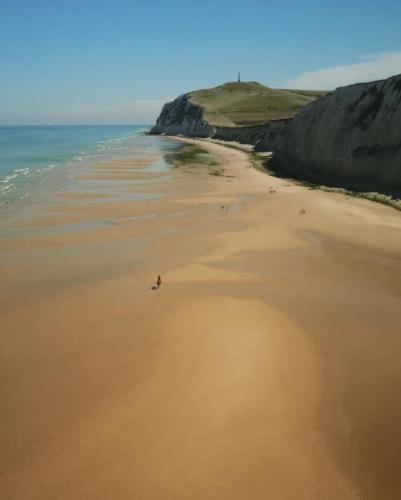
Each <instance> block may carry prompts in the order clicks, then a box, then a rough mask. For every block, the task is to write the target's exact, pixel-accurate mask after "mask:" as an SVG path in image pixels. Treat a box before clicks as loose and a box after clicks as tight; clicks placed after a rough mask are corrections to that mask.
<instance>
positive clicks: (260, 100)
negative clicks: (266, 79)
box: [190, 82, 326, 127]
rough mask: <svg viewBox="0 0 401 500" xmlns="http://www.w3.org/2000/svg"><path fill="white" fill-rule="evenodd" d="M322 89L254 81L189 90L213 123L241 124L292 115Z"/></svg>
mask: <svg viewBox="0 0 401 500" xmlns="http://www.w3.org/2000/svg"><path fill="white" fill-rule="evenodd" d="M325 94H326V92H324V91H314V90H289V89H272V88H270V87H265V86H264V85H261V84H260V83H257V82H239V83H238V82H233V83H225V84H224V85H220V86H219V87H214V88H212V89H204V90H196V91H194V92H191V93H190V100H191V101H192V102H193V103H194V104H198V105H200V106H202V107H203V108H204V110H205V111H204V117H205V118H206V120H208V121H209V122H210V123H211V124H212V125H220V126H231V127H232V126H244V125H253V124H258V123H267V122H269V121H271V120H277V119H282V118H291V117H292V116H294V115H295V113H297V111H299V110H300V109H301V108H302V107H303V106H305V105H306V104H308V103H310V102H312V101H314V100H316V99H317V98H319V97H322V96H323V95H325Z"/></svg>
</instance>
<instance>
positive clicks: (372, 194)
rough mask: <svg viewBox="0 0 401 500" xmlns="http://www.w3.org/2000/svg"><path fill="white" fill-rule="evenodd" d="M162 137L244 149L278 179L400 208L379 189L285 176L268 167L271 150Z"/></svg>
mask: <svg viewBox="0 0 401 500" xmlns="http://www.w3.org/2000/svg"><path fill="white" fill-rule="evenodd" d="M164 137H168V138H170V139H171V140H179V139H180V138H183V139H185V138H187V139H189V140H191V139H194V140H199V141H205V142H212V143H215V144H221V145H222V146H226V147H228V148H233V149H238V150H239V151H244V152H246V153H249V154H250V155H251V158H252V162H253V163H255V168H257V169H259V170H261V171H262V172H265V173H266V174H268V175H270V176H273V177H277V178H279V179H284V180H287V181H289V182H293V183H295V184H299V185H301V186H304V187H306V188H308V189H319V190H322V191H326V192H329V193H338V194H342V195H344V196H352V197H354V198H361V199H365V200H369V201H373V202H375V203H381V204H383V205H386V206H389V207H392V208H395V209H396V210H401V198H397V197H394V196H392V195H389V194H386V193H384V192H380V191H362V190H360V191H358V190H352V189H348V188H346V187H340V186H337V187H336V186H330V185H326V184H324V183H319V182H317V181H316V182H315V181H313V180H306V179H303V178H302V177H298V178H296V177H292V176H291V175H290V174H289V175H288V176H287V175H285V173H283V174H280V173H279V172H275V171H272V170H270V169H269V161H270V160H271V159H272V154H273V153H272V152H269V151H255V149H254V146H253V145H252V144H241V143H240V142H236V141H223V140H221V139H213V138H210V137H209V138H191V137H185V136H174V135H165V136H164ZM258 164H259V165H258Z"/></svg>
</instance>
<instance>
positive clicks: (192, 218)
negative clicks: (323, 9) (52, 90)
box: [0, 137, 401, 500]
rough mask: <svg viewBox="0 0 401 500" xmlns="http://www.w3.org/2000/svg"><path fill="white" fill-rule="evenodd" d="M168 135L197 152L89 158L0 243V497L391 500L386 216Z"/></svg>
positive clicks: (391, 323)
mask: <svg viewBox="0 0 401 500" xmlns="http://www.w3.org/2000/svg"><path fill="white" fill-rule="evenodd" d="M166 140H170V139H169V138H166ZM173 140H174V141H178V140H181V141H182V140H183V142H191V143H193V144H195V145H198V146H200V147H202V148H204V149H207V150H208V152H209V155H211V158H210V160H209V159H207V161H205V162H204V163H202V162H196V161H198V160H196V161H195V163H190V162H189V163H188V162H187V163H185V162H184V164H183V165H181V166H180V165H178V166H177V165H176V166H174V167H171V168H170V169H169V170H168V176H167V177H168V178H166V172H165V171H161V172H155V171H152V168H151V167H152V165H153V163H152V162H154V161H155V160H154V158H152V160H149V162H148V163H146V162H145V161H144V160H143V158H142V157H139V158H132V159H127V160H126V162H125V163H124V162H123V163H121V162H120V163H119V162H113V161H112V162H110V161H106V162H104V163H103V164H98V165H93V168H92V171H91V174H90V175H91V177H92V179H91V180H90V181H88V180H85V179H82V178H81V179H76V182H77V185H76V189H75V190H74V191H71V192H70V197H69V198H68V194H67V195H64V197H66V198H68V199H67V200H65V199H64V200H63V199H61V200H58V201H57V200H53V201H52V204H49V205H47V206H46V207H42V208H43V209H44V210H42V211H39V212H38V213H36V212H34V213H32V214H29V215H27V216H26V219H25V220H24V221H20V222H22V223H23V225H22V226H21V227H20V228H19V231H20V233H19V234H18V237H15V238H11V239H9V240H8V241H1V242H0V254H1V257H2V266H1V267H0V275H1V277H2V280H3V283H5V288H4V290H3V293H1V294H0V299H2V301H3V306H2V307H1V313H2V324H3V330H4V333H3V334H2V336H1V348H2V353H3V357H2V362H1V374H2V379H3V382H4V388H5V391H4V392H5V394H4V400H5V401H6V402H7V404H5V405H4V410H3V411H4V415H5V419H4V422H5V424H4V426H3V428H2V430H1V431H0V438H1V439H2V441H3V442H4V443H5V446H4V448H3V452H2V454H1V457H0V484H1V485H2V489H3V491H4V492H5V493H6V494H8V496H10V497H12V498H13V500H19V499H21V500H25V498H26V490H27V488H29V491H30V495H31V498H32V499H33V500H36V499H38V500H39V499H40V500H46V499H50V498H54V497H57V498H58V499H60V500H63V499H64V498H65V499H66V500H67V499H70V498H78V497H81V498H85V500H92V499H93V500H95V499H98V498H105V497H106V498H113V497H117V498H119V499H121V500H125V499H127V500H128V499H131V498H144V499H145V498H152V500H158V499H160V500H162V499H164V498H166V497H171V498H175V499H182V500H184V499H187V498H194V499H199V500H200V499H203V498H208V499H210V500H224V499H227V500H228V499H230V500H234V499H238V500H242V499H243V498H247V497H252V498H254V499H264V498H267V497H269V498H270V497H271V498H283V499H292V498H305V499H311V498H316V499H318V498H322V497H324V498H328V499H330V498H332V499H333V500H334V499H338V498H350V499H352V498H355V499H356V498H361V497H362V498H368V499H369V498H372V499H374V498H378V495H385V496H386V498H394V499H395V498H397V495H398V491H399V487H400V480H399V478H398V465H399V464H398V463H397V460H396V459H394V458H393V457H396V456H397V443H398V442H399V440H398V437H399V436H400V432H401V430H400V426H399V421H400V419H401V405H398V404H397V403H396V401H397V394H398V393H399V390H400V389H401V387H400V382H399V381H398V379H397V378H396V377H394V374H396V373H398V370H399V367H400V362H399V359H401V339H399V335H398V332H397V327H398V324H399V311H400V307H401V282H400V279H399V278H398V276H400V271H401V264H400V263H401V255H400V250H399V249H400V248H401V236H400V234H401V231H399V230H400V229H401V219H400V217H399V214H398V212H394V211H393V210H390V208H389V207H386V206H384V205H379V204H373V203H370V202H368V201H366V200H362V199H354V198H349V199H347V198H346V197H344V196H341V197H339V196H338V194H335V193H326V192H324V191H318V190H316V191H310V190H308V189H307V188H305V187H303V186H300V185H298V184H294V183H292V182H291V181H288V180H284V179H280V178H277V177H271V176H269V175H268V174H266V173H263V172H260V171H258V170H256V169H254V168H252V166H251V161H250V156H249V154H248V153H247V152H244V151H238V150H235V149H231V148H226V147H224V146H223V145H221V144H216V143H214V142H211V141H202V140H196V139H186V138H185V139H182V138H177V137H173ZM213 162H218V164H219V168H221V169H224V172H223V175H218V176H216V175H213V169H214V168H217V167H216V166H214V165H213ZM144 164H145V166H144ZM147 168H149V169H150V170H149V171H148V172H147V171H146V169H147ZM143 169H145V171H143ZM121 177H122V178H121ZM135 180H141V181H146V182H145V183H136V182H135ZM117 181H118V182H117ZM148 181H151V182H148ZM86 182H93V183H95V184H96V186H97V187H98V188H99V189H100V191H101V194H102V195H104V194H105V193H106V194H107V192H108V194H109V195H110V196H109V198H110V199H108V201H107V203H104V200H103V199H102V198H99V199H98V198H96V187H95V188H94V191H93V192H91V195H90V196H88V197H87V198H86V195H85V193H87V192H88V191H87V190H86V191H85V190H80V189H78V187H79V186H81V187H84V186H85V185H86V184H85V183H86ZM116 182H117V184H116ZM119 183H120V184H119ZM149 186H151V189H150V190H151V192H153V193H155V194H158V195H160V196H159V197H157V198H153V199H147V200H143V199H142V200H140V199H135V196H138V195H143V193H147V192H149ZM61 198H63V197H61ZM221 206H227V207H228V208H227V209H225V210H222V209H221ZM302 209H303V210H305V213H304V214H303V213H302V214H301V213H300V211H301V210H302ZM144 217H145V218H144ZM95 222H96V224H98V226H96V224H95ZM68 224H77V226H75V230H72V231H71V232H70V233H68V232H66V231H65V225H68ZM79 224H81V226H79ZM86 225H89V226H90V227H92V229H91V230H90V231H87V230H86V229H85V228H86V227H87V226H86ZM30 226H31V227H32V228H33V230H34V234H29V232H28V228H29V227H30ZM56 228H58V229H57V230H55V229H56ZM63 228H64V229H63ZM73 228H74V226H73ZM24 229H25V231H26V232H25V235H24ZM35 231H36V232H35ZM158 274H160V275H161V276H162V281H163V284H162V286H161V288H160V290H157V291H152V290H151V286H152V284H153V281H154V279H155V278H156V276H157V275H158ZM372 367H374V370H372ZM16 373H18V374H19V375H18V377H16Z"/></svg>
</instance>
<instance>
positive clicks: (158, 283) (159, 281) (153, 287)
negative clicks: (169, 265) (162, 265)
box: [152, 274, 162, 290]
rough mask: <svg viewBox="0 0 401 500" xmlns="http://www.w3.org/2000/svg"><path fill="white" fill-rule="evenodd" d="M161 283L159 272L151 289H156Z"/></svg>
mask: <svg viewBox="0 0 401 500" xmlns="http://www.w3.org/2000/svg"><path fill="white" fill-rule="evenodd" d="M161 284H162V279H161V276H160V274H159V275H158V276H157V280H156V284H155V285H153V286H152V290H158V289H159V288H160V286H161Z"/></svg>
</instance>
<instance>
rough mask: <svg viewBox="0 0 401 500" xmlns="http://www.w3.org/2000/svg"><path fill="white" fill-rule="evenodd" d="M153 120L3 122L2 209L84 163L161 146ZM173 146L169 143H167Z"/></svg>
mask: <svg viewBox="0 0 401 500" xmlns="http://www.w3.org/2000/svg"><path fill="white" fill-rule="evenodd" d="M148 129H149V126H147V125H44V126H0V208H1V207H6V206H12V205H14V204H16V203H18V202H22V201H29V200H35V199H38V197H40V196H41V194H43V193H44V192H45V191H46V189H48V190H49V189H54V188H55V187H59V186H60V183H61V182H63V180H65V179H66V176H65V175H60V174H61V173H62V172H63V174H65V173H66V172H67V173H68V169H71V168H73V167H77V166H79V165H80V164H85V163H89V162H96V161H100V160H107V159H116V158H125V157H129V156H132V155H133V154H135V153H137V154H139V153H140V152H142V153H144V152H152V151H160V148H162V147H163V143H162V141H161V140H160V138H158V137H155V136H147V135H145V132H146V130H148ZM167 147H168V146H167Z"/></svg>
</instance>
